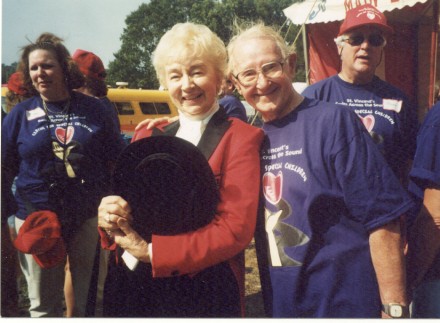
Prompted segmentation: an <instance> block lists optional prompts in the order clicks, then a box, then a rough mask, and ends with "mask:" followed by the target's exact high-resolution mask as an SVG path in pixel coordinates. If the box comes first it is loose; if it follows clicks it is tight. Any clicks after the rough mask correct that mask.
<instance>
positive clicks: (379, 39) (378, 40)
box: [342, 34, 386, 47]
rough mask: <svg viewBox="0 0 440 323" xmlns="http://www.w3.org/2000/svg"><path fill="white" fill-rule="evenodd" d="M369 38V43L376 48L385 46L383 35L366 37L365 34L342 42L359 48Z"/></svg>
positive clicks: (352, 36)
mask: <svg viewBox="0 0 440 323" xmlns="http://www.w3.org/2000/svg"><path fill="white" fill-rule="evenodd" d="M365 38H367V40H368V43H369V44H370V45H371V46H374V47H380V46H384V45H385V43H386V40H385V38H384V37H383V36H382V35H381V34H370V35H368V37H365V35H364V34H353V35H351V36H349V37H347V38H345V39H343V40H342V41H345V42H347V43H349V44H350V45H351V46H359V45H360V44H362V43H363V42H364V41H365Z"/></svg>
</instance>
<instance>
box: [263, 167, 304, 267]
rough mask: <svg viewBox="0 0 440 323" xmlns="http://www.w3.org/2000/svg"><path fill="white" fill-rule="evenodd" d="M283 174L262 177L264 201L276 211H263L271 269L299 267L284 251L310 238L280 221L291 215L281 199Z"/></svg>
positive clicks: (270, 174) (290, 210) (288, 206)
mask: <svg viewBox="0 0 440 323" xmlns="http://www.w3.org/2000/svg"><path fill="white" fill-rule="evenodd" d="M282 183H283V173H282V171H279V172H278V174H277V175H276V176H275V175H274V174H272V173H270V172H267V173H265V174H264V175H263V186H264V187H263V192H264V196H265V198H266V200H267V201H268V202H269V203H271V204H273V205H275V206H276V207H277V208H278V211H275V212H272V211H270V210H268V209H265V229H266V233H267V241H268V245H269V253H270V260H271V265H272V266H273V267H285V266H301V265H302V263H301V262H300V261H298V260H295V259H293V258H291V257H289V256H288V255H287V254H286V252H285V251H284V250H285V248H288V247H296V246H300V245H303V244H305V243H307V242H309V240H310V238H309V237H308V236H307V235H305V234H304V232H302V231H301V230H299V229H298V228H295V227H294V226H292V225H290V224H287V223H284V222H282V221H281V220H284V219H287V218H289V217H290V216H291V215H292V208H291V206H290V205H289V204H288V203H287V201H285V200H284V199H283V198H282Z"/></svg>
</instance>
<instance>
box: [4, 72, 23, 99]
mask: <svg viewBox="0 0 440 323" xmlns="http://www.w3.org/2000/svg"><path fill="white" fill-rule="evenodd" d="M8 90H9V91H12V92H14V93H16V94H18V95H26V94H27V91H26V89H25V88H24V87H23V74H22V73H21V72H15V73H13V74H11V76H10V77H9V80H8Z"/></svg>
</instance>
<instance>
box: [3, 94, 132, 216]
mask: <svg viewBox="0 0 440 323" xmlns="http://www.w3.org/2000/svg"><path fill="white" fill-rule="evenodd" d="M60 106H61V105H60V104H48V109H49V110H52V111H54V110H59V109H60ZM49 114H50V119H49V121H48V117H47V115H46V113H45V110H44V106H43V104H42V100H41V98H40V97H39V96H35V97H32V98H30V99H28V100H26V101H24V102H21V103H19V104H18V105H16V106H15V107H14V109H12V110H11V112H10V113H9V114H8V115H7V116H6V118H5V119H4V121H3V126H2V175H3V174H5V173H7V174H8V176H7V177H8V178H10V179H12V178H13V177H14V176H17V181H16V187H17V192H18V193H19V194H16V198H15V201H16V203H17V205H18V211H17V213H16V216H17V217H18V218H20V219H25V218H26V216H27V215H28V214H29V212H28V210H29V208H27V207H26V201H27V202H28V204H30V205H32V206H33V207H34V208H35V209H41V210H43V209H52V206H51V205H50V203H49V202H48V200H49V192H48V185H50V184H51V183H50V181H51V178H50V176H52V177H53V176H55V175H54V174H61V175H62V176H66V174H67V173H68V172H67V171H66V169H68V168H69V171H70V173H71V174H72V172H73V174H74V176H76V177H75V178H76V179H79V180H80V181H81V182H82V183H83V184H84V187H87V189H90V190H92V191H90V193H91V194H90V196H89V198H90V199H92V198H95V199H97V198H98V196H100V195H102V194H105V193H108V189H109V179H110V167H109V166H110V165H109V163H110V162H112V161H115V160H116V158H117V157H118V155H119V153H120V152H121V151H122V149H123V148H124V146H125V143H124V142H123V141H122V139H121V137H120V135H119V131H118V129H116V127H115V126H114V123H113V121H112V119H111V117H110V115H109V113H108V112H107V111H106V108H105V106H103V104H102V103H101V102H100V101H99V100H98V99H96V98H93V97H90V96H86V95H84V94H82V93H78V92H72V94H71V100H70V113H69V114H67V113H64V114H52V113H49ZM48 126H49V128H50V132H49V131H48ZM54 146H55V147H56V149H58V153H57V154H58V156H57V155H56V154H55V153H54V151H53V147H54ZM63 151H64V152H63ZM64 155H66V157H67V160H68V161H69V163H68V164H69V165H68V167H65V168H64V167H62V170H61V171H59V172H57V171H56V170H57V169H58V170H59V169H60V167H59V166H60V164H61V165H64V163H63V162H62V158H63V156H64ZM57 176H58V175H57ZM2 184H3V182H2ZM10 184H11V183H8V186H9V185H10ZM3 189H4V190H5V192H6V187H4V188H3ZM97 190H98V191H100V192H96V191H97ZM61 193H62V192H61ZM94 193H97V194H94ZM101 193H102V194H101ZM8 195H9V194H5V196H3V195H2V203H9V204H11V203H14V201H13V200H12V201H11V198H12V197H11V196H8ZM23 195H24V197H23ZM64 197H65V198H69V196H64ZM72 197H73V196H72ZM95 202H96V201H95ZM84 203H85V202H84ZM7 209H8V210H13V209H14V207H8V208H7ZM6 215H10V214H2V216H6Z"/></svg>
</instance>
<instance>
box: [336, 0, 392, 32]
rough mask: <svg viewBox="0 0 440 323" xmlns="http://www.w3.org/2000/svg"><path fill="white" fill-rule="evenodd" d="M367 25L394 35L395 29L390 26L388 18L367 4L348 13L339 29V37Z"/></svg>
mask: <svg viewBox="0 0 440 323" xmlns="http://www.w3.org/2000/svg"><path fill="white" fill-rule="evenodd" d="M365 25H374V26H375V27H377V28H380V29H382V30H383V31H384V32H386V33H392V32H393V28H391V27H390V26H388V24H387V18H386V17H385V15H384V14H383V13H382V12H380V11H379V10H378V9H377V8H376V7H374V6H372V5H370V4H366V5H363V6H357V7H356V8H354V9H351V10H349V11H347V14H346V16H345V20H344V21H343V22H342V24H341V27H340V28H339V34H338V36H341V35H343V34H345V33H346V32H347V31H349V30H351V29H354V28H358V27H361V26H365Z"/></svg>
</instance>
